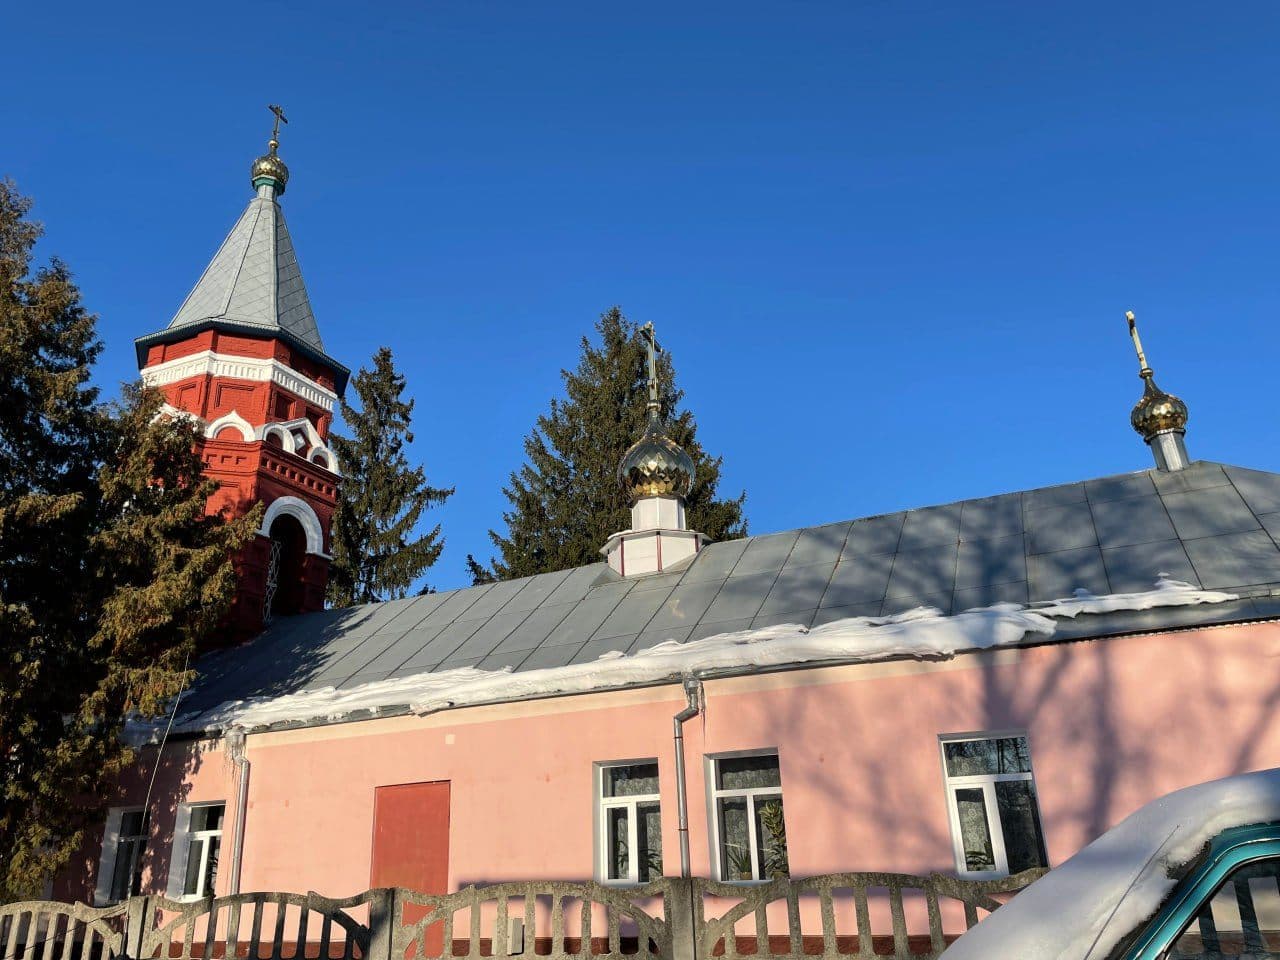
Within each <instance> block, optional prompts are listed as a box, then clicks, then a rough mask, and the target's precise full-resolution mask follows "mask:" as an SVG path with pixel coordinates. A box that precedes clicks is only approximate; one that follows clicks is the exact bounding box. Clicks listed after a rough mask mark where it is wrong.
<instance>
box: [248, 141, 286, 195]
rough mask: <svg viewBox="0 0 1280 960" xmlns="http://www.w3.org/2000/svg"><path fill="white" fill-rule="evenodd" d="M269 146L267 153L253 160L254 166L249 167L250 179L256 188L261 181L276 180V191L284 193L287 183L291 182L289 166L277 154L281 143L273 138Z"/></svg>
mask: <svg viewBox="0 0 1280 960" xmlns="http://www.w3.org/2000/svg"><path fill="white" fill-rule="evenodd" d="M269 146H270V149H269V150H268V152H267V153H266V154H264V155H263V156H261V157H259V158H258V159H257V160H255V161H253V166H252V167H251V168H250V169H249V179H250V181H251V182H252V183H253V186H254V188H255V189H256V188H257V186H258V184H259V183H260V182H261V181H263V180H273V181H275V186H276V193H277V194H282V193H284V188H285V184H287V183H288V182H289V168H288V167H286V166H285V165H284V161H283V160H281V159H280V158H279V157H278V156H277V155H276V149H277V148H278V147H279V146H280V144H279V143H277V142H276V141H275V140H274V139H272V141H271V143H270V144H269Z"/></svg>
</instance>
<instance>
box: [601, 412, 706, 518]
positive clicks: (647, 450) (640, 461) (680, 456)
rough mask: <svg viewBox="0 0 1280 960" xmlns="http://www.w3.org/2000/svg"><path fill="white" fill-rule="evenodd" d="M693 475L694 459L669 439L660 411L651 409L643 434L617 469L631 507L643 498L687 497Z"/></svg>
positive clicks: (691, 485)
mask: <svg viewBox="0 0 1280 960" xmlns="http://www.w3.org/2000/svg"><path fill="white" fill-rule="evenodd" d="M693 474H694V466H693V458H692V457H690V456H689V454H687V453H686V452H685V450H684V448H683V447H681V446H680V444H678V443H676V442H675V441H674V440H672V439H671V438H670V437H669V436H667V434H666V431H665V430H664V429H663V423H662V418H661V417H660V416H659V414H658V410H657V408H656V407H650V408H649V423H648V425H647V426H646V427H645V429H644V434H643V435H642V436H641V437H640V439H639V440H638V441H636V442H635V443H634V444H632V446H631V448H630V449H629V450H628V451H627V452H626V453H625V454H623V456H622V463H620V464H619V465H618V480H619V481H620V482H621V483H622V489H623V490H624V491H625V492H626V494H627V496H628V497H629V498H630V499H631V502H632V503H635V502H636V501H637V500H639V499H641V498H642V497H686V496H688V495H689V490H690V489H691V488H692V487H693Z"/></svg>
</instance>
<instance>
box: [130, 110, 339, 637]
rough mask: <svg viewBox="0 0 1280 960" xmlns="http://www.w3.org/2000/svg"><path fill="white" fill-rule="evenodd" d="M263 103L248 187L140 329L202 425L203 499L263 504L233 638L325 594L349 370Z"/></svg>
mask: <svg viewBox="0 0 1280 960" xmlns="http://www.w3.org/2000/svg"><path fill="white" fill-rule="evenodd" d="M272 109H273V110H274V111H276V114H277V120H276V130H275V131H274V132H273V133H272V137H271V142H270V148H269V151H268V153H267V154H266V156H263V157H259V158H258V159H257V160H255V161H254V163H253V167H252V173H251V179H252V182H253V187H254V190H255V196H254V197H253V199H251V200H250V201H249V205H248V207H246V208H245V211H244V213H243V214H241V216H240V219H239V220H238V221H236V225H235V226H234V227H232V228H231V233H230V234H228V235H227V238H226V239H225V240H224V241H223V242H222V246H221V247H219V248H218V252H217V253H216V254H214V257H213V260H211V261H210V263H209V266H208V267H206V268H205V271H204V273H203V275H201V277H200V279H199V281H197V283H196V285H195V287H194V289H192V291H191V293H190V294H188V295H187V298H186V300H184V301H183V303H182V306H181V307H179V308H178V312H177V314H175V315H174V318H173V320H172V321H170V323H169V326H168V327H167V328H165V329H164V330H162V331H160V332H159V333H153V334H150V335H148V336H145V337H140V338H139V339H138V340H137V341H135V343H136V346H137V351H138V366H139V368H140V369H141V371H142V379H143V381H144V382H146V383H147V384H148V385H151V386H155V387H158V388H159V389H160V390H162V391H163V392H164V395H165V398H166V400H167V401H168V404H169V406H170V407H172V408H173V409H174V411H175V412H178V411H180V412H182V413H183V414H186V415H188V416H191V417H194V418H195V419H196V420H197V422H198V423H199V425H200V427H201V430H202V432H203V434H204V439H203V441H202V453H203V456H204V461H205V468H206V471H207V472H208V474H209V475H210V476H211V477H213V478H214V479H216V480H217V481H218V482H219V483H220V484H221V486H220V488H219V490H218V492H217V493H216V494H214V496H213V497H211V498H210V500H209V510H210V512H216V511H219V510H223V509H227V510H230V511H231V512H232V513H233V514H243V513H245V512H246V511H248V510H249V509H250V508H252V506H253V505H254V504H255V503H259V502H260V503H263V504H265V505H266V512H265V514H264V518H263V522H262V526H261V528H260V529H259V531H258V535H257V536H256V537H255V538H254V540H253V541H252V542H251V543H250V544H249V545H248V546H247V547H246V548H245V550H244V551H243V553H242V554H241V556H240V557H238V558H237V571H238V573H239V586H238V589H237V593H236V599H235V604H234V606H233V608H232V612H231V617H230V623H229V624H228V628H229V630H228V633H229V635H228V636H227V637H226V639H227V640H228V641H230V642H234V641H237V640H242V639H246V638H248V637H251V636H253V635H254V634H256V633H258V632H259V631H261V630H262V628H263V626H264V625H265V624H266V623H268V622H269V621H271V620H272V619H273V618H275V617H278V616H284V615H288V614H293V613H306V612H310V611H313V610H320V609H321V608H323V606H324V592H325V586H326V584H327V582H328V579H329V526H330V523H331V521H332V518H333V510H334V506H335V504H336V502H337V495H338V484H339V482H340V481H339V477H338V473H337V469H338V465H337V458H336V457H335V456H334V453H333V451H332V450H331V449H330V447H329V429H330V426H331V425H332V422H333V410H334V406H335V404H336V403H337V401H338V398H339V397H340V396H341V395H342V392H343V390H344V389H345V388H346V384H347V377H348V375H349V371H348V370H347V368H346V367H344V366H343V365H342V364H340V363H338V362H337V361H336V360H334V359H333V358H332V357H330V356H329V355H328V354H326V353H325V351H324V344H323V343H322V342H321V340H320V332H319V330H318V329H317V327H316V320H315V316H314V314H312V312H311V302H310V300H309V299H308V297H307V290H306V287H305V286H304V285H303V282H302V274H301V272H300V271H299V269H298V260H297V257H296V256H295V255H294V252H293V242H292V241H291V240H290V237H289V230H288V227H286V226H285V220H284V213H283V211H282V210H281V208H280V197H281V195H282V194H283V193H284V190H285V185H286V184H287V183H288V181H289V169H288V168H287V167H286V166H285V165H284V161H282V160H281V159H280V158H279V157H278V156H277V155H276V151H277V149H278V147H279V143H278V141H277V136H278V132H279V124H280V120H282V119H283V115H282V114H281V113H280V112H279V110H278V108H275V107H273V108H272Z"/></svg>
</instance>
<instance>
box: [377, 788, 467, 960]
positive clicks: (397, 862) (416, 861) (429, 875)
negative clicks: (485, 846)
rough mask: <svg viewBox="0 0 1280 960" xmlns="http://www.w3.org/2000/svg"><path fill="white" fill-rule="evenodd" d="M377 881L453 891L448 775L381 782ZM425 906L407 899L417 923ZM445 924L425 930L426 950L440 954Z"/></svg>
mask: <svg viewBox="0 0 1280 960" xmlns="http://www.w3.org/2000/svg"><path fill="white" fill-rule="evenodd" d="M369 885H370V886H372V887H408V888H409V889H410V890H420V891H421V892H423V893H433V894H442V893H448V892H449V781H447V780H443V781H439V782H436V783H402V784H397V785H396V786H393V787H376V788H375V789H374V795H373V866H372V869H371V870H370V879H369ZM425 913H426V910H425V908H422V907H417V908H413V907H411V906H410V905H408V904H406V905H405V915H404V920H405V922H406V923H413V922H414V921H416V920H418V919H420V918H421V917H422V916H423V915H424V914H425ZM443 934H444V931H443V925H442V924H439V923H435V924H432V925H431V928H430V929H429V930H427V932H426V942H425V943H424V944H423V946H424V948H425V949H424V955H425V956H428V957H438V956H441V948H442V947H443V945H444V944H443Z"/></svg>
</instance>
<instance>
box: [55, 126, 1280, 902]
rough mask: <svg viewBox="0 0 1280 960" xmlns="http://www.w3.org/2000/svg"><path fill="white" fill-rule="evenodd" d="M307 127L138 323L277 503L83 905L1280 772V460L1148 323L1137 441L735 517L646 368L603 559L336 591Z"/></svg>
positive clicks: (744, 853) (740, 840)
mask: <svg viewBox="0 0 1280 960" xmlns="http://www.w3.org/2000/svg"><path fill="white" fill-rule="evenodd" d="M278 148H279V144H278V142H277V139H276V137H275V136H274V135H273V137H272V140H271V142H270V148H269V151H268V153H267V154H266V155H265V156H263V157H261V158H259V159H258V160H256V161H255V162H254V163H253V165H252V169H251V176H250V179H251V183H252V189H253V194H252V196H251V197H250V199H249V201H248V206H247V207H246V208H245V210H244V212H243V213H242V214H241V216H240V218H239V219H238V220H237V221H236V223H235V225H234V226H233V227H232V229H231V232H230V234H228V236H227V237H226V239H225V240H224V241H223V242H222V245H221V246H220V247H218V249H217V252H216V253H215V254H214V256H213V259H212V260H211V261H210V263H209V265H208V267H207V268H206V269H205V271H204V273H203V274H202V275H201V276H200V278H199V280H198V281H197V282H196V285H195V287H194V288H193V290H192V291H191V293H190V295H189V296H188V297H187V298H186V300H185V301H184V302H183V303H182V304H181V305H179V306H178V309H177V312H176V313H175V315H174V317H173V319H172V321H171V322H170V323H169V324H168V326H167V327H165V328H164V329H162V330H160V331H159V332H157V333H151V334H148V335H146V336H143V337H141V338H140V339H139V340H138V341H137V350H138V363H139V367H140V369H141V372H142V377H143V379H144V380H145V381H146V382H147V383H148V384H152V385H155V386H157V387H159V388H160V389H162V390H163V391H164V393H165V396H166V398H167V401H168V405H169V407H170V408H172V409H171V413H173V414H174V415H182V416H188V417H193V418H195V419H196V420H197V421H198V422H199V424H200V425H201V427H202V430H203V436H204V439H203V441H202V449H203V455H204V459H205V462H206V464H207V466H208V470H209V472H210V474H211V475H212V476H213V477H215V478H216V479H217V480H218V481H220V483H221V486H220V488H219V491H218V493H217V495H216V496H215V498H214V499H213V500H212V501H211V503H210V509H211V510H215V509H223V508H230V509H231V510H233V511H245V510H248V509H251V508H253V507H254V506H255V505H256V504H262V505H263V506H264V513H263V519H262V525H261V528H260V530H259V534H258V536H257V538H256V539H255V541H254V542H253V543H251V544H250V545H249V546H248V547H247V548H246V549H245V551H244V553H243V555H242V556H240V557H239V558H237V564H238V570H239V577H240V580H239V582H240V587H239V592H238V595H237V598H236V601H235V608H234V612H233V616H232V620H231V622H230V624H229V625H228V628H227V631H226V635H225V637H224V638H223V640H224V643H223V645H221V646H220V647H219V648H218V649H215V650H213V651H211V652H209V653H207V654H205V655H204V656H203V657H202V658H201V659H200V661H199V662H198V664H197V667H196V669H197V671H198V679H197V680H196V682H195V684H194V686H193V687H192V688H191V689H190V690H189V691H187V692H186V694H185V695H184V696H183V697H182V699H181V702H180V705H179V707H178V710H177V714H176V719H175V722H174V725H173V729H172V731H171V732H169V733H168V735H167V737H165V738H164V739H163V743H161V740H162V735H163V734H164V732H165V731H164V725H163V724H160V725H158V726H156V727H154V728H150V727H149V728H146V729H143V730H140V731H135V733H138V734H139V735H140V736H141V737H142V738H143V739H144V740H146V741H148V745H147V746H145V747H143V748H142V749H141V750H140V759H139V763H138V765H137V769H136V770H135V772H134V774H133V775H131V776H129V777H126V778H125V779H124V780H123V781H122V782H121V783H120V785H119V789H118V793H117V795H115V796H113V797H112V798H111V800H110V810H109V812H108V814H107V816H106V818H105V822H104V823H103V825H102V830H101V833H100V835H98V836H96V837H94V838H92V843H91V844H90V846H89V847H87V848H86V850H85V852H84V856H83V858H82V862H79V863H77V864H76V865H75V869H74V870H72V871H71V872H69V874H68V875H67V876H66V877H65V878H63V880H62V881H60V882H59V884H58V886H57V888H56V892H57V895H58V896H60V897H62V898H65V899H77V898H78V899H84V900H87V901H89V902H91V903H95V904H98V905H104V904H110V903H115V902H118V901H120V900H122V899H123V898H127V897H129V896H130V895H132V894H136V893H139V892H144V893H163V894H167V895H168V896H170V897H171V898H174V899H192V898H200V897H204V896H208V895H211V894H225V893H234V892H239V891H242V890H244V891H248V890H288V891H306V890H314V891H318V892H320V893H322V894H325V895H328V896H333V897H340V896H347V895H350V894H354V893H356V892H359V891H362V890H365V889H366V888H369V887H385V886H401V887H410V888H413V889H417V890H423V891H427V892H435V893H439V892H445V891H453V890H458V889H460V888H462V887H465V886H466V885H468V884H473V883H475V884H480V883H486V882H496V881H505V880H590V879H595V880H598V881H600V882H601V883H603V884H608V885H618V886H620V887H627V886H633V885H636V884H641V883H644V882H645V881H647V880H650V879H652V878H654V877H658V876H663V875H666V876H695V877H709V878H713V879H715V880H719V881H723V882H725V883H732V884H742V885H750V884H758V883H760V882H762V881H766V880H768V879H770V878H773V877H779V876H785V875H792V876H797V877H799V876H808V875H814V874H823V873H831V872H837V871H852V870H868V871H869V870H877V871H898V872H906V873H914V874H929V873H931V872H934V871H937V872H941V873H945V874H949V875H952V876H959V877H968V878H978V879H983V878H995V877H1002V876H1006V875H1009V874H1013V873H1018V872H1020V871H1022V870H1025V869H1029V868H1034V867H1041V866H1052V865H1054V864H1058V863H1060V862H1062V861H1063V860H1064V859H1066V858H1067V857H1069V856H1071V855H1072V854H1073V853H1074V852H1075V851H1076V850H1078V849H1079V848H1080V847H1081V846H1082V845H1084V844H1085V843H1087V842H1089V841H1090V840H1091V839H1093V838H1094V837H1096V836H1097V835H1099V834H1100V833H1101V832H1103V831H1104V830H1106V829H1107V828H1108V827H1110V826H1111V825H1113V824H1114V823H1116V822H1118V821H1119V820H1120V819H1122V818H1123V817H1124V816H1126V815H1127V814H1128V813H1130V812H1131V811H1133V810H1134V809H1136V808H1137V807H1139V806H1140V805H1141V804H1143V803H1145V802H1146V801H1148V800H1150V799H1152V798H1153V797H1156V796H1159V795H1161V794H1164V793H1166V792H1168V791H1170V790H1173V789H1175V788H1178V787H1181V786H1184V785H1186V784H1190V783H1196V782H1200V781H1204V780H1207V779H1211V778H1215V777H1220V776H1224V775H1228V774H1232V773H1237V772H1240V771H1245V770H1251V769H1255V768H1261V767H1268V766H1274V765H1277V764H1280V723H1277V722H1276V720H1277V710H1278V709H1280V674H1278V673H1277V671H1276V669H1275V664H1276V663H1277V660H1276V657H1277V655H1278V654H1280V625H1278V624H1277V622H1276V621H1277V618H1278V617H1280V545H1278V538H1280V475H1278V474H1273V473H1269V472H1265V471H1260V470H1254V469H1250V468H1247V467H1237V466H1231V465H1226V464H1222V463H1217V462H1214V461H1211V460H1196V459H1192V457H1191V456H1190V455H1189V453H1188V447H1187V443H1186V431H1187V424H1188V408H1187V405H1186V404H1184V403H1183V401H1181V400H1180V399H1178V398H1177V397H1175V396H1173V395H1172V394H1169V393H1166V392H1165V391H1163V390H1162V389H1160V387H1158V386H1157V385H1156V382H1155V377H1154V374H1153V372H1152V369H1151V367H1150V366H1149V365H1148V363H1147V360H1146V356H1145V354H1144V352H1143V348H1142V345H1141V343H1140V341H1139V340H1138V334H1137V327H1136V323H1135V321H1134V320H1133V319H1132V317H1131V319H1130V329H1131V333H1132V337H1133V343H1134V345H1135V347H1136V348H1137V351H1138V359H1139V374H1140V377H1141V383H1142V395H1141V397H1140V399H1139V400H1138V403H1137V406H1136V407H1135V408H1134V409H1133V411H1132V424H1133V427H1134V428H1135V430H1136V431H1137V433H1138V434H1139V436H1140V438H1141V440H1142V441H1143V442H1144V443H1145V444H1146V446H1147V447H1148V450H1147V451H1142V450H1141V449H1140V448H1139V446H1138V444H1136V443H1135V445H1134V462H1133V463H1132V464H1130V465H1129V471H1128V472H1123V473H1119V474H1116V475H1112V476H1103V477H1084V478H1064V480H1068V481H1069V482H1064V483H1062V484H1061V485H1058V486H1052V487H1046V488H1040V489H1033V490H1024V491H1017V492H1013V493H994V491H995V490H998V488H999V486H1000V484H999V478H995V477H993V478H992V487H993V495H992V496H989V497H984V498H981V499H973V500H965V501H962V502H955V503H946V504H942V505H936V506H922V507H920V508H918V509H912V510H905V511H898V512H892V513H885V514H882V515H877V516H870V517H859V518H852V517H844V516H840V515H839V514H838V513H837V514H836V515H834V516H832V517H831V518H830V522H829V523H826V524H823V525H820V526H814V527H806V528H804V529H798V530H784V531H777V532H771V533H765V534H761V535H757V536H753V537H749V538H747V539H741V540H734V541H729V542H721V543H717V542H711V541H709V540H708V538H707V537H705V536H704V535H702V534H701V533H699V532H698V531H696V530H691V529H689V528H688V519H687V516H686V514H685V510H684V500H683V498H684V496H685V494H686V493H687V492H688V490H689V487H690V483H691V480H692V470H693V464H692V461H691V460H690V458H689V456H688V454H687V453H685V451H683V450H682V449H680V447H679V446H678V445H677V444H676V443H675V442H674V441H673V440H672V439H671V438H670V436H669V435H668V433H667V431H666V426H665V423H664V420H663V416H662V411H661V409H660V407H659V405H658V403H657V400H656V398H657V396H658V392H657V390H658V383H657V373H656V367H655V366H654V365H653V364H652V359H651V368H650V369H651V393H650V397H651V402H650V404H649V416H648V423H647V427H646V428H645V430H644V432H643V435H642V436H639V437H637V438H636V444H635V446H634V447H633V448H632V449H631V450H630V451H629V452H628V453H627V455H626V457H625V459H624V460H623V461H622V463H621V464H619V482H620V483H621V484H623V486H624V487H625V489H626V491H627V493H628V495H629V496H630V498H631V500H632V503H633V504H634V506H633V508H632V519H631V528H630V529H627V530H619V531H617V532H616V533H614V534H613V535H612V536H611V537H609V538H608V540H607V541H606V542H604V543H602V544H601V545H600V547H601V559H600V561H599V562H598V563H595V564H592V565H590V566H585V567H581V568H577V569H571V570H563V571H559V572H555V573H547V574H540V575H537V576H533V577H527V578H523V579H518V580H508V581H501V582H496V583H491V584H484V585H479V586H474V587H470V588H466V589H460V590H453V591H449V592H446V593H436V594H430V595H425V596H415V597H408V598H405V599H403V600H394V601H390V602H385V603H375V604H370V605H367V606H362V607H355V608H351V609H341V610H335V609H324V604H323V598H324V589H325V582H326V577H327V571H328V563H329V558H328V552H329V538H330V523H331V519H332V515H333V510H334V505H335V502H336V498H337V496H338V492H339V489H340V485H341V483H342V478H341V472H342V465H341V464H340V463H338V462H337V460H336V458H335V456H334V453H333V451H332V450H331V448H330V446H329V442H328V438H329V435H330V429H331V427H332V420H333V412H334V404H335V402H336V401H337V399H338V398H339V397H340V396H341V395H342V392H343V390H344V388H345V385H346V382H347V378H348V370H347V368H346V367H345V366H344V365H343V364H342V363H341V362H340V361H339V360H338V359H335V358H333V357H331V356H329V354H328V353H327V352H326V350H325V347H324V344H323V342H322V340H321V336H320V330H319V327H318V325H317V321H316V316H315V314H314V313H313V311H312V305H311V302H310V300H309V298H308V295H307V290H306V287H305V285H304V283H303V278H302V273H301V272H300V269H299V265H298V259H297V257H296V255H295V252H294V246H293V239H292V238H291V236H290V233H289V230H288V228H287V227H286V225H285V217H284V212H283V207H282V203H283V197H284V193H285V187H286V185H287V184H288V183H289V170H288V168H287V167H286V166H285V164H284V161H283V160H282V159H281V158H280V156H279V155H278ZM321 315H323V311H321ZM645 336H646V338H647V340H648V345H649V348H650V356H651V358H652V355H653V352H654V351H656V350H657V343H656V341H655V339H654V334H653V330H652V327H648V328H646V329H645ZM1202 442H1203V443H1204V445H1205V446H1206V447H1208V446H1211V443H1212V439H1211V438H1203V441H1202ZM815 469H821V465H820V464H818V465H816V466H815ZM153 774H154V778H155V779H154V787H153V788H151V789H150V802H149V804H147V805H146V806H145V808H144V800H145V798H146V797H147V796H148V789H149V782H150V780H151V778H152V776H153Z"/></svg>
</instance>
